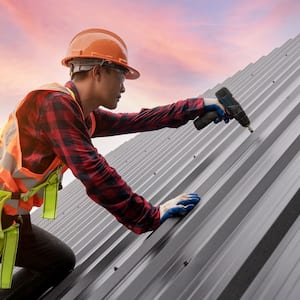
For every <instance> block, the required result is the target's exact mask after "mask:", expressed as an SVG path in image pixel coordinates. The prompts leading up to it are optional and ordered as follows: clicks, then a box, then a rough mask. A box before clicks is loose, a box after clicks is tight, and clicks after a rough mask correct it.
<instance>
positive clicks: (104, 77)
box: [95, 67, 125, 109]
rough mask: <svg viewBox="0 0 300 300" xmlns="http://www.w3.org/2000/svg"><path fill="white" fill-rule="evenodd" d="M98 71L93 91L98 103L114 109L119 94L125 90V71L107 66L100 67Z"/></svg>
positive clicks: (119, 96)
mask: <svg viewBox="0 0 300 300" xmlns="http://www.w3.org/2000/svg"><path fill="white" fill-rule="evenodd" d="M100 72H101V73H100V77H99V82H98V83H99V84H97V85H96V91H95V92H96V93H97V95H98V97H99V98H98V99H99V102H101V103H100V105H101V106H103V107H106V108H108V109H115V108H116V107H117V105H118V102H119V100H120V98H121V94H122V93H124V92H125V87H124V80H125V73H124V72H123V71H122V70H120V69H117V68H114V67H109V69H108V70H107V69H105V68H101V71H100ZM100 105H99V106H100Z"/></svg>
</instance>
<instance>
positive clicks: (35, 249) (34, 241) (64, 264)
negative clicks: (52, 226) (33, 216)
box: [0, 215, 75, 300]
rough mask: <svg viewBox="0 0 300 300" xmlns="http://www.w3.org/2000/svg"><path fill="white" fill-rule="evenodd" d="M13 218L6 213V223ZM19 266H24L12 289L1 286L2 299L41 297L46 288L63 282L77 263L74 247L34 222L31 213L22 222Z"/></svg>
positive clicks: (9, 222) (15, 277)
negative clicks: (32, 222)
mask: <svg viewBox="0 0 300 300" xmlns="http://www.w3.org/2000/svg"><path fill="white" fill-rule="evenodd" d="M11 220H12V217H10V216H5V215H3V216H2V224H3V225H4V226H3V227H4V228H5V226H8V225H9V224H11ZM16 266H18V267H21V268H22V269H21V270H19V271H18V272H17V273H16V274H15V275H14V278H13V283H12V288H11V289H9V290H4V289H0V299H1V300H4V299H9V300H16V299H31V300H34V299H38V298H39V296H41V295H42V294H43V293H44V292H45V291H47V290H48V289H49V288H51V287H53V286H55V285H56V284H58V283H59V282H60V281H62V280H63V279H64V278H65V277H66V276H67V275H68V274H69V273H70V272H71V271H72V270H73V268H74V266H75V255H74V253H73V251H72V250H71V248H70V247H69V246H67V245H66V244H65V243H63V242H62V241H60V240H59V239H58V238H56V237H55V236H53V235H52V234H50V233H49V232H47V231H45V230H43V229H41V228H39V227H38V226H36V225H33V224H31V221H30V215H28V216H23V224H21V225H20V237H19V245H18V251H17V256H16Z"/></svg>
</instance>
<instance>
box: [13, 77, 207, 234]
mask: <svg viewBox="0 0 300 300" xmlns="http://www.w3.org/2000/svg"><path fill="white" fill-rule="evenodd" d="M66 86H67V87H68V88H70V89H71V90H72V91H73V92H74V94H75V96H76V100H77V102H78V103H79V105H81V102H80V98H79V94H78V91H77V90H76V87H75V85H74V83H72V82H68V83H67V84H66ZM201 113H203V99H202V98H195V99H187V100H183V101H178V102H176V103H174V104H170V105H166V106H161V107H156V108H153V109H142V110H141V111H140V112H139V113H112V112H109V111H106V110H101V109H97V110H96V111H95V112H94V114H95V117H96V124H97V126H96V130H95V133H94V135H93V136H92V137H100V136H110V135H117V134H124V133H133V132H142V131H149V130H155V129H160V128H163V127H179V126H181V125H183V124H185V123H187V122H188V121H189V120H192V119H194V118H196V117H197V116H198V115H200V114H201ZM18 119H19V120H20V124H19V125H20V128H19V130H20V139H21V148H22V153H23V166H24V167H26V168H28V169H30V170H31V171H33V172H36V173H42V172H43V171H44V170H45V169H46V168H47V167H48V166H49V165H50V163H51V162H52V160H53V159H54V157H55V156H58V157H59V158H60V159H61V160H62V161H63V162H64V163H65V164H66V165H67V166H68V167H69V168H70V169H71V171H72V172H73V174H74V176H75V177H77V178H78V179H79V180H80V181H81V182H82V183H83V184H84V186H85V187H86V191H87V194H88V195H89V197H90V198H91V199H92V200H94V201H95V202H96V203H98V204H100V205H101V206H103V207H105V208H106V209H107V210H108V211H109V212H110V213H112V214H113V215H114V216H115V217H116V218H117V220H118V221H119V222H121V223H122V224H124V225H125V226H127V227H128V228H129V229H130V230H132V231H134V232H136V233H142V232H145V231H148V230H155V229H156V228H157V227H158V226H159V225H160V215H159V208H158V207H155V206H153V205H151V204H150V203H149V202H148V201H146V200H145V199H144V198H143V197H142V196H140V195H137V194H135V193H134V192H133V191H132V190H131V188H130V187H129V186H128V185H127V184H126V182H125V181H124V180H123V179H122V178H121V177H120V175H119V174H118V173H117V172H116V170H115V169H114V168H112V167H111V166H109V164H108V163H107V162H106V160H105V159H104V157H103V156H101V155H100V154H99V153H98V151H97V149H96V148H95V147H94V146H93V144H92V140H91V138H90V136H89V133H88V131H89V129H90V127H91V120H90V117H88V118H86V119H85V121H83V118H82V113H81V110H80V109H79V107H78V105H77V104H76V103H75V102H74V101H73V99H72V98H71V96H70V95H67V94H65V93H62V92H56V91H38V92H35V93H34V94H33V96H32V97H31V98H30V100H29V101H27V102H26V103H25V104H24V106H23V107H22V108H21V109H20V110H19V112H18Z"/></svg>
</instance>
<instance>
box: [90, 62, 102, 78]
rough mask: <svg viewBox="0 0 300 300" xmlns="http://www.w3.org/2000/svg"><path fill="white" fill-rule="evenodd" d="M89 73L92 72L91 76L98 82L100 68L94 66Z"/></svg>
mask: <svg viewBox="0 0 300 300" xmlns="http://www.w3.org/2000/svg"><path fill="white" fill-rule="evenodd" d="M91 72H92V76H93V77H94V78H96V79H97V80H100V78H101V67H100V66H98V65H97V66H95V67H94V68H93V69H92V70H91Z"/></svg>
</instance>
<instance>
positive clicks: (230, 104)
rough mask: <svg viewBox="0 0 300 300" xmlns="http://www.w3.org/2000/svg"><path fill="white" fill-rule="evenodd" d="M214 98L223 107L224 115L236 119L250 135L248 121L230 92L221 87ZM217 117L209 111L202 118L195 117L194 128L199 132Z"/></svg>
mask: <svg viewBox="0 0 300 300" xmlns="http://www.w3.org/2000/svg"><path fill="white" fill-rule="evenodd" d="M216 97H217V99H218V100H219V102H220V103H221V104H222V105H223V106H224V109H225V113H226V115H227V116H228V118H229V119H233V118H234V119H236V120H237V121H238V122H239V123H240V124H241V125H242V126H243V127H248V129H249V131H250V132H251V133H252V132H253V129H252V128H251V127H250V120H249V118H248V116H247V115H246V113H245V112H244V110H243V109H242V107H241V105H240V104H239V103H238V102H237V101H236V100H235V99H234V97H233V96H232V94H231V92H230V91H229V90H228V89H227V88H226V87H223V88H221V89H220V90H219V91H217V92H216ZM217 117H218V114H217V112H216V111H209V112H207V113H206V114H205V115H203V116H202V117H197V118H196V119H195V120H194V125H195V127H196V128H197V129H198V130H200V129H202V128H204V127H205V126H207V125H208V124H209V123H211V122H212V121H213V120H215V119H216V118H217Z"/></svg>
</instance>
